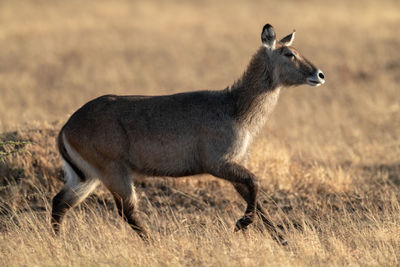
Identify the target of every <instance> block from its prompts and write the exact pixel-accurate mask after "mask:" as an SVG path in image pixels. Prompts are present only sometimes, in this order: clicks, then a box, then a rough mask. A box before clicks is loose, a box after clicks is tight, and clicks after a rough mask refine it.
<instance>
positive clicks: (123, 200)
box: [103, 166, 148, 239]
mask: <svg viewBox="0 0 400 267" xmlns="http://www.w3.org/2000/svg"><path fill="white" fill-rule="evenodd" d="M103 183H104V185H105V186H106V187H107V188H108V189H109V190H110V192H111V193H112V195H113V196H114V200H115V203H116V205H117V209H118V214H119V215H120V216H121V217H122V218H123V219H124V220H125V221H126V222H127V223H128V224H129V225H130V226H131V227H132V229H133V230H135V231H136V233H138V235H139V236H140V237H141V238H142V239H147V238H148V233H147V230H146V228H145V227H144V225H143V223H142V220H141V218H140V216H139V213H138V209H137V208H138V203H137V202H138V201H137V197H136V192H135V187H134V185H133V181H132V179H131V176H130V173H129V171H128V170H127V169H126V168H124V167H122V166H115V167H114V168H113V171H112V177H110V176H109V177H107V179H103Z"/></svg>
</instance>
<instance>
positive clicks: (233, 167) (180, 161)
mask: <svg viewBox="0 0 400 267" xmlns="http://www.w3.org/2000/svg"><path fill="white" fill-rule="evenodd" d="M294 37H295V32H294V31H293V33H291V34H289V35H288V36H286V37H285V38H283V39H282V40H280V41H279V42H276V38H275V31H274V29H273V27H272V26H271V25H269V24H266V25H265V26H264V28H263V30H262V32H261V40H262V46H261V47H260V48H259V49H258V50H257V52H256V53H255V55H254V56H253V57H252V59H251V61H250V63H249V65H248V67H247V70H246V71H245V72H244V74H243V75H242V77H241V78H240V79H239V80H237V81H236V82H235V83H234V84H233V85H232V86H230V87H228V88H226V89H224V90H220V91H197V92H187V93H180V94H174V95H165V96H116V95H105V96H101V97H99V98H96V99H94V100H92V101H90V102H88V103H86V104H85V105H84V106H82V107H81V108H80V109H79V110H78V111H76V112H75V113H74V114H73V115H72V116H71V118H70V119H69V120H68V122H67V123H66V124H65V125H64V127H63V128H62V129H61V131H60V133H59V135H58V149H59V151H60V154H61V156H62V160H63V163H64V168H65V179H64V180H65V186H64V187H63V188H62V190H61V191H60V192H59V193H58V194H57V195H56V196H55V197H54V199H53V211H52V226H53V228H54V230H55V232H58V231H59V227H60V223H61V221H62V218H63V217H64V215H65V213H66V212H67V210H68V209H70V208H71V207H73V206H75V205H77V204H78V203H80V202H81V201H82V200H84V199H85V198H86V197H87V196H88V195H89V194H90V192H92V191H93V190H94V189H95V187H96V185H98V183H99V182H100V181H101V182H102V183H103V184H104V185H105V186H106V187H107V188H108V189H109V190H110V191H111V193H112V195H113V196H114V199H115V202H116V205H117V208H118V212H119V214H120V215H121V216H122V217H123V218H124V219H125V220H126V221H127V222H128V223H129V224H130V225H131V227H132V228H133V229H134V230H135V231H136V232H137V233H138V234H139V235H140V236H141V237H143V238H146V237H147V236H148V233H147V231H146V229H145V227H144V226H143V223H142V221H141V218H140V217H139V215H138V212H137V209H138V207H137V203H138V201H137V197H136V194H135V188H134V184H133V179H132V178H134V177H135V174H136V175H139V174H140V175H141V176H143V175H144V176H170V177H181V176H188V175H196V174H205V173H208V174H211V175H213V176H215V177H218V178H222V179H224V180H227V181H229V182H231V183H232V184H233V186H234V187H235V189H236V190H237V192H238V193H239V194H240V195H241V196H242V198H243V199H244V200H245V201H246V202H247V208H246V211H245V213H244V216H243V217H242V218H240V219H239V220H238V221H237V222H236V226H235V229H236V230H240V229H245V228H246V227H247V226H248V225H249V224H251V223H252V222H253V221H254V219H255V217H256V214H258V215H259V216H260V217H261V219H262V220H263V222H264V224H265V226H266V228H267V229H268V230H269V232H270V233H271V235H272V236H275V237H278V238H279V239H280V241H281V242H282V243H285V241H284V239H283V238H282V237H281V236H280V235H278V234H277V232H276V230H275V228H274V226H273V224H272V223H271V222H270V221H269V220H268V219H267V216H266V212H265V210H264V208H263V207H262V206H261V204H260V202H259V201H257V192H258V189H259V183H258V180H257V178H256V177H255V175H254V174H253V173H251V172H250V171H249V170H247V169H246V168H245V167H244V166H243V165H241V164H240V163H241V162H242V161H243V159H244V158H245V156H246V153H247V150H248V147H249V146H250V144H251V142H252V140H253V138H254V136H255V135H256V134H257V132H258V131H259V130H260V129H261V127H262V126H263V125H264V123H265V122H266V120H267V118H268V117H269V116H270V114H271V112H272V111H273V109H274V107H275V105H276V103H277V100H278V97H279V93H280V90H281V88H282V87H287V86H295V85H301V84H308V85H311V86H319V85H321V84H323V83H324V82H325V80H324V74H323V73H322V71H321V70H319V69H317V68H315V67H314V66H313V65H312V64H311V63H310V62H309V61H307V60H306V59H305V58H304V57H302V56H301V55H300V54H299V52H298V51H297V50H296V49H294V48H293V47H292V46H291V44H292V43H293V40H294Z"/></svg>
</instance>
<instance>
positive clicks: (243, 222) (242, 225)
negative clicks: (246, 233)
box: [235, 215, 253, 232]
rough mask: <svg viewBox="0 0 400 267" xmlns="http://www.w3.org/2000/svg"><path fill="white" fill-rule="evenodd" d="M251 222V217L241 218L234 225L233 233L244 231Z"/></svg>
mask: <svg viewBox="0 0 400 267" xmlns="http://www.w3.org/2000/svg"><path fill="white" fill-rule="evenodd" d="M252 222H253V217H251V216H247V215H245V216H243V217H242V218H240V219H239V220H238V221H237V222H236V225H235V232H237V231H239V230H244V229H246V228H247V226H248V225H249V224H251V223H252Z"/></svg>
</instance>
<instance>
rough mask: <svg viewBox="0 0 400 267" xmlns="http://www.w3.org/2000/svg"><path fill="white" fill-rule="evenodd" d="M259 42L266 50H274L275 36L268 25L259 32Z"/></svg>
mask: <svg viewBox="0 0 400 267" xmlns="http://www.w3.org/2000/svg"><path fill="white" fill-rule="evenodd" d="M261 41H262V43H263V45H264V46H265V47H266V48H269V49H274V48H275V43H276V35H275V31H274V28H273V27H272V26H271V25H270V24H265V26H264V28H263V30H262V32H261Z"/></svg>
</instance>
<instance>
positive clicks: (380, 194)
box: [0, 0, 400, 266]
mask: <svg viewBox="0 0 400 267" xmlns="http://www.w3.org/2000/svg"><path fill="white" fill-rule="evenodd" d="M266 22H270V23H271V24H273V25H274V26H275V28H276V30H277V33H278V36H283V35H284V34H286V33H288V32H290V31H291V30H292V29H293V28H296V30H297V39H296V42H295V46H296V47H297V48H298V49H299V50H300V51H301V52H302V53H303V54H304V55H305V56H307V57H308V58H309V59H310V60H311V61H312V62H314V63H315V64H316V65H317V66H318V67H320V68H321V69H322V70H323V71H324V72H325V74H326V77H327V83H326V84H325V85H324V86H322V87H320V88H317V89H315V88H307V87H299V88H292V89H288V90H286V91H285V92H284V93H283V95H282V96H281V99H280V101H279V104H278V107H277V109H276V111H275V112H274V114H273V116H272V118H271V120H270V121H269V123H268V126H267V127H266V128H265V130H264V131H262V133H261V136H260V138H258V140H257V142H255V144H254V145H253V148H252V154H251V157H250V161H249V163H248V167H249V168H250V169H251V170H252V171H254V172H255V173H256V174H257V175H258V176H259V177H260V179H261V184H262V193H261V194H260V198H261V199H262V200H263V202H264V205H265V206H266V207H267V208H268V211H269V212H270V216H271V218H272V219H273V220H274V222H276V223H278V224H282V225H284V226H285V228H286V229H285V231H286V234H285V235H286V236H287V239H288V241H289V243H290V246H288V247H286V248H283V247H280V246H278V245H277V244H276V243H274V241H272V239H271V238H270V237H269V236H268V234H266V233H264V232H263V231H262V229H263V228H262V226H261V225H260V224H256V225H255V226H253V227H251V228H250V229H249V230H248V232H247V233H246V235H242V234H234V233H233V231H232V230H233V229H232V228H233V224H234V222H235V220H236V219H237V218H238V217H239V216H240V215H241V213H242V212H243V209H244V203H243V202H242V201H241V200H240V198H239V197H238V196H237V195H236V193H235V192H234V190H233V189H232V187H231V186H230V185H229V184H226V183H225V182H223V181H218V180H216V179H214V178H212V177H209V176H200V177H196V178H184V179H149V180H145V181H140V182H138V184H137V188H138V191H139V194H140V195H141V196H142V197H141V211H142V215H143V216H144V218H145V221H146V223H147V224H148V226H149V228H150V229H151V232H152V234H153V240H151V241H150V242H149V243H148V244H145V243H143V242H142V241H141V240H139V239H138V238H137V236H136V235H135V234H134V233H133V232H132V231H131V230H130V229H129V228H128V227H127V226H126V224H125V223H123V222H122V221H121V219H119V217H118V215H117V213H116V211H115V208H114V204H113V203H112V201H111V198H110V196H109V194H108V193H107V192H106V191H105V190H103V189H102V188H100V189H99V190H98V191H97V192H96V193H95V195H94V196H92V197H90V198H89V199H88V200H87V201H85V203H84V204H83V205H81V206H79V207H77V208H75V209H74V210H73V211H72V212H71V213H70V214H69V215H68V217H67V218H66V221H65V224H64V226H65V227H64V230H65V231H64V232H63V234H62V235H61V236H60V237H55V236H53V234H52V233H51V231H50V226H49V205H50V204H49V203H50V202H49V200H50V199H51V197H52V196H53V195H54V194H55V192H56V191H57V190H59V188H60V187H61V182H60V181H59V177H60V175H61V170H60V162H59V157H58V155H57V153H56V150H55V144H54V142H55V135H56V133H57V131H58V130H59V128H60V127H61V125H62V123H63V122H64V121H65V120H66V119H67V114H70V113H72V112H73V111H74V110H76V109H77V108H78V107H79V106H80V105H82V104H83V103H85V102H86V101H87V100H89V99H91V98H93V97H95V96H98V95H100V94H104V93H116V94H165V93H172V92H181V91H187V90H196V89H202V88H215V89H222V88H224V87H226V86H227V85H229V84H230V83H232V82H233V81H234V80H235V79H236V78H237V77H238V76H239V75H240V74H241V72H242V71H243V69H244V68H245V66H246V64H247V61H248V60H249V58H250V56H251V54H252V53H253V52H254V51H255V50H256V48H257V46H258V45H259V42H260V41H259V32H260V30H261V27H262V25H263V24H264V23H266ZM399 23H400V12H399V8H398V4H397V3H396V1H379V2H378V1H354V2H350V3H349V2H348V1H328V2H323V3H321V2H318V1H286V2H283V3H281V1H279V2H278V1H269V3H264V2H261V1H252V2H250V1H246V2H239V1H229V2H218V3H216V2H215V1H168V2H165V1H158V2H154V1H146V2H136V1H113V2H110V1H96V2H93V3H91V2H89V1H88V2H82V1H75V0H73V1H1V2H0V24H1V25H2V27H1V29H0V48H1V49H0V94H1V97H0V132H4V134H2V135H1V138H0V142H1V141H5V140H13V141H29V142H30V144H27V145H25V146H24V147H18V146H17V147H14V145H12V144H8V145H6V146H5V147H3V146H1V147H0V152H4V151H6V152H11V151H12V150H13V149H22V150H23V151H22V152H21V151H19V152H16V153H12V154H10V155H8V156H7V157H6V158H4V159H3V161H1V162H0V183H1V184H0V186H1V187H0V264H1V265H2V266H8V265H97V264H101V265H236V266H239V265H250V266H255V265H257V266H258V265H285V266H286V265H296V266H309V265H338V266H342V265H386V266H394V265H399V264H400V259H399V256H398V255H400V204H399V203H400V194H399V186H400V139H399V137H400V115H399V114H400V104H399V103H400V94H399V90H398V89H399V86H398V83H399V82H400V75H399V74H400V63H399V62H400V54H399V53H398V47H399V45H400V38H399V37H398V35H397V34H396V33H397V31H398V25H399ZM35 121H36V122H35ZM45 121H47V122H54V121H55V122H54V123H45ZM0 155H2V153H0ZM293 224H298V225H300V226H302V229H296V228H294V227H293Z"/></svg>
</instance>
